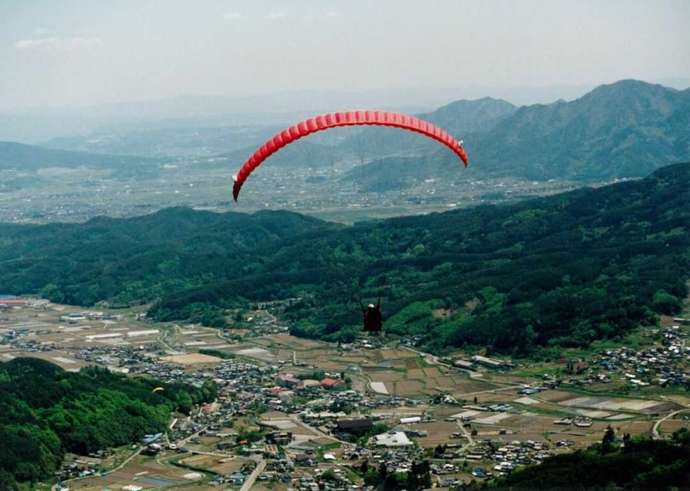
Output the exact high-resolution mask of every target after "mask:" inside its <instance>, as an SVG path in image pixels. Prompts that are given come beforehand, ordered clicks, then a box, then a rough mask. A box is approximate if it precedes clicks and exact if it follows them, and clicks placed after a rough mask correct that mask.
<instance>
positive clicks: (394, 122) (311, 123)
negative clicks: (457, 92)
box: [232, 111, 468, 201]
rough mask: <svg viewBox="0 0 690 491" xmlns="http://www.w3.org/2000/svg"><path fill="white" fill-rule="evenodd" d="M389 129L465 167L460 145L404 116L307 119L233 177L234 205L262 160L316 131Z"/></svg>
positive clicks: (273, 141) (275, 139) (263, 148)
mask: <svg viewBox="0 0 690 491" xmlns="http://www.w3.org/2000/svg"><path fill="white" fill-rule="evenodd" d="M359 125H372V126H390V127H393V128H400V129H403V130H408V131H414V132H416V133H420V134H422V135H424V136H427V137H429V138H432V139H434V140H436V141H438V142H440V143H442V144H443V145H445V146H447V147H448V148H450V149H451V150H452V151H453V152H454V153H455V155H457V156H458V157H459V158H460V159H461V160H462V161H463V163H464V164H465V167H467V164H468V158H467V153H466V152H465V149H464V148H463V146H462V143H461V142H459V141H458V140H457V139H455V138H454V137H453V136H451V135H450V134H449V133H447V132H446V131H444V130H442V129H441V128H439V127H437V126H434V125H433V124H431V123H429V122H427V121H424V120H422V119H419V118H416V117H414V116H408V115H406V114H399V113H391V112H387V111H348V112H336V113H328V114H323V115H321V116H316V117H313V118H309V119H307V120H305V121H302V122H301V123H298V124H296V125H294V126H291V127H289V128H286V129H284V130H283V131H281V132H280V133H278V134H276V135H275V136H273V137H272V138H270V139H269V140H268V141H266V143H264V144H263V145H262V146H261V147H259V149H258V150H256V152H254V154H253V155H251V156H250V157H249V158H248V159H247V161H246V162H245V163H244V165H242V167H241V168H240V170H239V172H238V173H237V175H236V176H233V180H234V181H235V182H234V185H233V188H232V195H233V197H234V198H235V201H237V197H238V196H239V194H240V189H242V185H243V184H244V181H246V180H247V178H248V177H249V175H250V174H251V173H252V172H253V171H254V169H256V168H257V167H258V166H260V165H261V164H262V163H263V161H264V160H266V159H267V158H268V157H270V156H271V155H273V154H274V153H275V152H277V151H278V150H280V149H281V148H283V147H284V146H286V145H289V144H290V143H292V142H294V141H296V140H299V139H300V138H303V137H305V136H307V135H311V134H312V133H316V132H317V131H322V130H326V129H329V128H336V127H338V126H359Z"/></svg>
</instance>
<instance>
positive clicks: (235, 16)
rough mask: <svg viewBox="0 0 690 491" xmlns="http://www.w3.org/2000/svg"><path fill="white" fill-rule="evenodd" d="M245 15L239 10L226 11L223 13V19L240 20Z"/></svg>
mask: <svg viewBox="0 0 690 491" xmlns="http://www.w3.org/2000/svg"><path fill="white" fill-rule="evenodd" d="M243 17H244V15H242V14H240V13H239V12H226V13H225V14H223V19H225V20H230V21H234V20H240V19H241V18H243Z"/></svg>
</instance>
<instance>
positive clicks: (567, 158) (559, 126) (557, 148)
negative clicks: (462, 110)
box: [474, 80, 690, 180]
mask: <svg viewBox="0 0 690 491" xmlns="http://www.w3.org/2000/svg"><path fill="white" fill-rule="evenodd" d="M688 158H690V89H688V90H684V91H679V90H675V89H671V88H667V87H663V86H661V85H653V84H648V83H645V82H640V81H636V80H623V81H620V82H616V83H614V84H610V85H602V86H599V87H597V88H596V89H594V90H592V91H591V92H589V93H588V94H585V95H584V96H582V97H580V98H579V99H576V100H574V101H571V102H563V101H559V102H555V103H553V104H546V105H540V104H538V105H533V106H526V107H522V108H520V109H518V110H517V111H516V112H515V113H513V114H512V115H511V116H509V117H508V118H505V119H504V120H503V121H501V122H499V123H498V124H497V125H496V127H494V128H493V129H492V130H491V131H490V132H488V133H486V134H484V135H482V136H481V137H480V138H478V139H477V141H476V150H475V151H474V159H475V160H477V161H478V162H481V163H482V166H483V167H485V168H487V169H489V170H491V171H494V170H495V171H497V172H501V173H504V174H510V175H523V176H525V177H528V178H534V179H550V178H560V179H563V178H567V179H578V180H596V179H600V180H601V179H611V178H615V177H618V178H620V177H639V176H644V175H647V174H648V173H649V172H652V171H653V170H654V169H656V168H658V167H660V166H662V165H666V164H667V163H671V162H674V161H676V162H679V161H683V160H687V159H688Z"/></svg>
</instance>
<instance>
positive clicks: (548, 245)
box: [0, 164, 690, 353]
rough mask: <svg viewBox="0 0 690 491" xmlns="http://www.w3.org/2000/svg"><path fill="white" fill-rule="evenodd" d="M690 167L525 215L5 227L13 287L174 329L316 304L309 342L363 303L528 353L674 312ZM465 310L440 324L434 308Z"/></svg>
mask: <svg viewBox="0 0 690 491" xmlns="http://www.w3.org/2000/svg"><path fill="white" fill-rule="evenodd" d="M689 184H690V164H679V165H674V166H669V167H666V168H663V169H660V170H659V171H656V172H655V173H654V174H652V175H651V176H650V177H648V178H646V179H643V180H638V181H630V182H625V183H619V184H615V185H611V186H607V187H602V188H598V189H581V190H578V191H574V192H570V193H565V194H562V195H558V196H553V197H548V198H542V199H536V200H532V201H526V202H522V203H519V204H516V205H511V206H484V207H479V208H474V209H465V210H458V211H453V212H447V213H440V214H431V215H426V216H415V217H405V218H397V219H391V220H384V221H379V222H365V223H359V224H355V225H354V226H350V227H346V226H340V225H335V224H330V223H326V222H322V221H319V220H316V219H313V218H306V217H303V216H300V215H296V214H291V213H287V212H261V213H256V214H254V215H242V214H233V213H228V214H212V213H203V212H194V211H190V210H186V209H169V210H165V211H162V212H159V213H157V214H154V215H149V216H145V217H139V218H132V219H123V220H118V219H105V218H99V219H94V220H91V221H89V222H86V223H84V224H71V225H59V224H54V225H45V226H18V225H3V226H2V227H0V232H1V233H0V237H2V241H1V242H0V290H2V291H4V292H8V293H27V292H42V293H43V294H44V295H47V296H49V297H50V298H52V299H53V300H56V301H61V302H69V303H77V304H87V305H89V304H93V303H95V302H98V301H107V302H109V303H111V304H120V305H123V304H128V303H135V302H141V301H147V302H150V301H156V304H155V305H154V307H153V308H152V310H151V312H150V313H151V315H153V316H154V317H155V318H158V319H161V320H173V319H192V320H195V321H201V322H204V323H206V324H208V325H215V326H225V325H226V320H225V317H224V314H223V309H224V308H227V307H231V306H237V305H242V304H243V303H244V302H247V301H256V300H268V299H280V298H287V297H296V296H299V297H302V299H303V300H302V301H301V302H299V303H297V304H296V305H295V306H293V307H292V308H291V309H290V311H289V312H287V316H288V320H289V321H290V322H291V324H292V326H293V328H292V329H293V332H294V333H295V334H298V335H301V336H308V337H325V338H327V339H349V338H351V337H352V336H353V334H354V333H355V332H356V329H357V328H358V325H359V322H360V319H359V313H358V308H357V306H356V303H355V302H354V301H353V299H354V298H355V297H356V296H358V295H362V296H363V297H364V298H375V297H377V296H378V295H381V296H382V297H383V304H384V315H385V316H386V318H387V324H388V326H389V330H390V331H391V332H394V333H397V334H406V333H411V334H423V335H424V336H425V337H426V342H427V347H428V348H429V349H432V350H435V351H442V350H443V349H445V348H446V347H448V346H459V345H464V344H475V345H481V346H486V347H489V348H490V349H494V350H498V351H510V352H515V353H528V352H530V351H532V350H534V349H535V348H538V347H540V346H546V347H548V346H553V345H560V346H572V345H586V344H588V343H589V342H591V341H592V340H595V339H600V338H609V337H616V336H619V335H621V334H623V333H625V332H626V331H628V330H630V329H632V328H633V327H635V326H637V325H640V324H652V323H654V322H655V316H656V315H658V314H659V313H674V312H676V311H678V309H679V308H680V302H681V299H682V298H684V297H685V295H686V293H687V288H686V281H687V280H688V278H690V256H689V250H690V233H689V231H690V207H688V203H690V185H689ZM437 307H445V308H447V309H449V310H450V312H451V313H452V315H451V316H450V317H447V318H436V317H434V315H433V309H434V308H437Z"/></svg>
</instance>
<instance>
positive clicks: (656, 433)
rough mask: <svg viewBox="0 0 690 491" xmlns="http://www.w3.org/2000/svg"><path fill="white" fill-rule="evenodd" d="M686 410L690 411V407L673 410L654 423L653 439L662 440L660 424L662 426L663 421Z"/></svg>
mask: <svg viewBox="0 0 690 491" xmlns="http://www.w3.org/2000/svg"><path fill="white" fill-rule="evenodd" d="M686 411H690V408H685V409H679V410H678V411H673V412H672V413H669V414H667V415H666V416H664V417H663V418H661V419H659V420H658V421H657V422H656V423H654V426H653V427H652V439H654V440H661V434H660V433H659V426H661V423H663V422H664V421H666V420H667V419H670V418H672V417H674V416H675V415H676V414H680V413H684V412H686Z"/></svg>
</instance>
